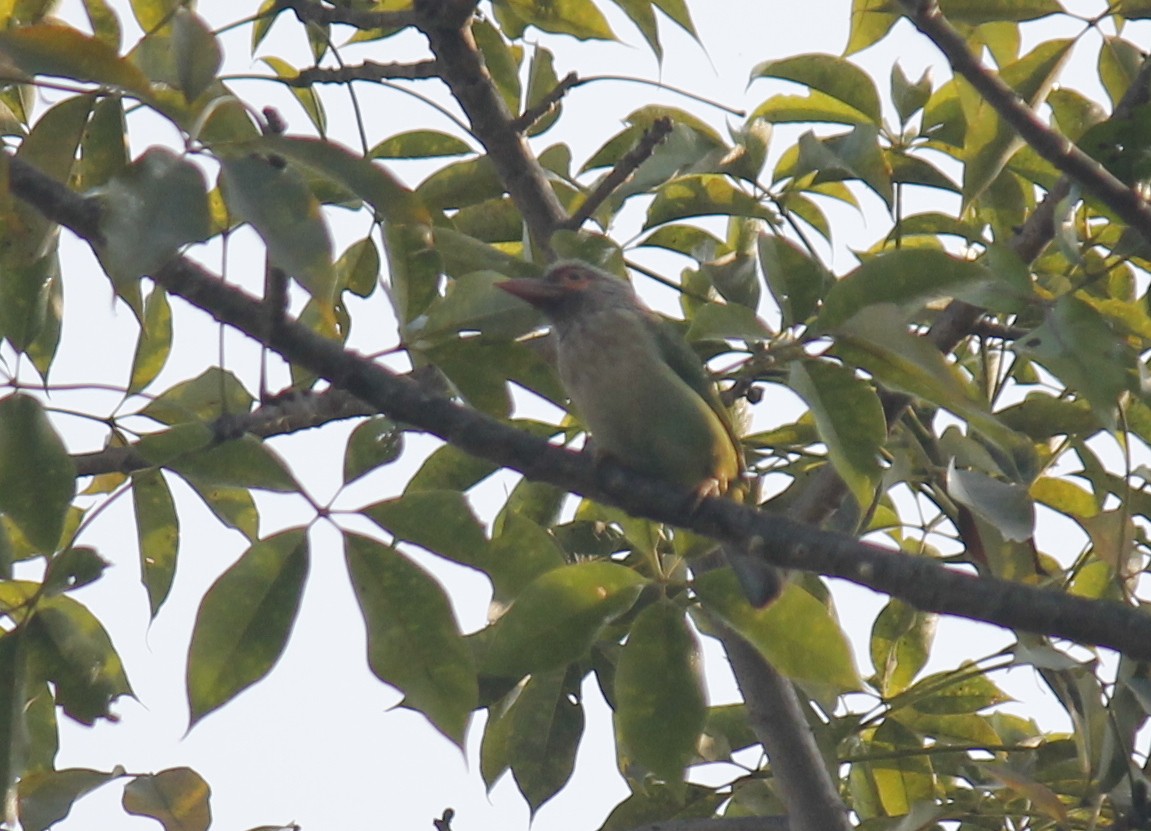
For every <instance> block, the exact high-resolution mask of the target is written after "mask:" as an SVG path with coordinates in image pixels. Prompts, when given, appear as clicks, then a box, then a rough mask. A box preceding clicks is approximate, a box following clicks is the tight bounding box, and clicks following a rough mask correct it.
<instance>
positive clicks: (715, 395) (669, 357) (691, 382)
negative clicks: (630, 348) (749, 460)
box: [649, 312, 743, 471]
mask: <svg viewBox="0 0 1151 831" xmlns="http://www.w3.org/2000/svg"><path fill="white" fill-rule="evenodd" d="M649 320H650V322H651V328H652V331H653V332H654V334H655V342H656V345H657V346H658V347H659V352H660V357H662V358H663V360H664V361H665V362H666V363H667V365H668V366H669V367H671V370H672V372H674V373H675V374H676V375H677V376H679V378H680V380H682V381H683V382H684V383H685V384H687V385H688V386H689V387H691V389H692V390H693V391H694V392H695V393H696V394H697V395H698V396H699V397H700V398H702V399H703V400H704V401H706V402H707V405H708V406H709V407H711V409H712V410H713V411H714V412H715V414H716V416H718V417H719V420H720V423H722V424H723V429H724V430H725V431H726V432H727V435H728V438H730V439H731V443H732V444H733V445H734V446H735V448H736V458H737V459H738V460H739V468H740V470H741V471H742V470H743V452H742V450H741V449H740V443H739V436H737V435H736V434H735V426H734V424H733V423H732V420H731V413H730V412H728V410H727V407H725V406H724V405H723V400H722V399H721V398H720V397H719V391H718V390H717V389H716V387H715V384H714V383H713V382H712V380H711V378H709V377H708V375H707V370H706V369H704V366H703V362H702V361H701V360H700V359H699V356H698V355H696V354H695V352H694V351H692V348H691V347H690V346H689V345H688V343H687V341H686V340H684V338H683V336H682V335H681V334H680V333H679V332H678V331H676V329H675V328H674V326H675V324H673V323H672V322H671V321H668V320H665V319H664V318H661V317H660V316H659V315H657V314H655V313H654V312H652V313H651V314H650V318H649Z"/></svg>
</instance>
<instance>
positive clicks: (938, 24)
mask: <svg viewBox="0 0 1151 831" xmlns="http://www.w3.org/2000/svg"><path fill="white" fill-rule="evenodd" d="M900 4H901V5H902V6H903V8H904V10H905V12H906V13H907V16H908V17H909V18H910V19H911V22H912V23H914V24H915V26H916V28H918V29H919V31H921V32H922V33H923V34H924V35H926V36H927V37H928V38H929V39H930V40H931V42H932V43H934V44H935V45H936V46H937V47H938V48H939V50H940V51H941V52H942V53H943V54H944V56H945V57H946V58H947V61H948V63H950V64H951V68H952V70H953V71H954V72H955V73H956V74H958V75H962V76H963V78H964V79H966V80H967V82H968V83H969V84H971V86H973V87H975V89H976V90H977V91H978V92H979V94H980V95H982V96H983V99H984V100H985V101H987V103H988V104H990V105H991V106H992V107H994V108H995V111H996V112H997V113H999V115H1000V117H1001V118H1003V120H1004V121H1006V122H1007V123H1008V124H1010V125H1011V126H1012V127H1014V128H1015V130H1016V131H1017V132H1018V133H1019V135H1020V136H1021V137H1022V138H1023V139H1024V141H1026V142H1027V143H1028V144H1029V145H1031V147H1032V149H1034V150H1035V152H1036V153H1038V154H1039V155H1040V156H1042V157H1043V158H1044V159H1046V160H1047V161H1049V162H1050V163H1051V164H1053V165H1055V167H1056V168H1058V169H1059V170H1061V171H1062V172H1063V173H1064V174H1066V175H1067V176H1069V177H1070V178H1071V179H1072V180H1074V181H1075V182H1076V183H1078V184H1079V185H1080V186H1082V187H1083V189H1084V190H1086V191H1088V192H1089V193H1091V194H1092V195H1093V196H1094V197H1095V198H1096V199H1098V200H1099V201H1100V202H1102V203H1103V204H1105V205H1106V206H1107V207H1108V208H1110V209H1111V210H1112V211H1114V212H1115V213H1116V214H1117V215H1118V216H1119V217H1120V218H1121V219H1122V220H1123V221H1124V222H1126V223H1127V224H1128V225H1130V226H1131V227H1132V228H1134V229H1135V230H1136V231H1138V232H1139V233H1140V234H1142V235H1143V238H1144V239H1145V240H1147V241H1148V242H1151V205H1148V203H1147V200H1145V199H1143V197H1141V196H1140V195H1139V194H1138V193H1136V192H1135V190H1134V189H1132V188H1130V187H1128V186H1127V185H1125V184H1123V183H1122V182H1121V181H1119V180H1118V179H1117V178H1115V177H1114V176H1113V175H1111V173H1110V172H1109V171H1108V170H1107V169H1106V168H1104V167H1103V166H1102V165H1101V164H1099V163H1098V162H1097V161H1095V160H1094V159H1092V158H1091V157H1090V156H1088V155H1087V154H1086V153H1084V152H1083V151H1082V150H1080V149H1079V148H1078V147H1076V146H1075V144H1074V143H1072V142H1071V141H1070V140H1069V139H1068V138H1067V137H1066V136H1064V135H1062V134H1061V133H1059V132H1058V131H1056V130H1052V129H1051V128H1050V127H1049V126H1047V125H1046V124H1045V123H1043V120H1042V119H1040V118H1039V116H1037V115H1036V114H1035V113H1034V112H1033V111H1032V110H1031V108H1030V107H1028V106H1027V104H1026V103H1025V102H1024V101H1022V100H1021V99H1020V98H1019V96H1018V95H1017V94H1016V93H1015V91H1014V90H1013V89H1011V87H1009V86H1007V84H1005V83H1004V82H1003V81H1002V80H1001V79H1000V78H999V76H998V75H995V74H994V73H992V72H988V71H987V69H985V68H984V66H983V64H982V63H981V62H980V60H979V58H978V57H977V56H976V55H975V54H974V53H973V52H972V51H971V50H970V49H969V48H968V46H967V43H966V42H965V41H964V40H963V36H962V35H961V34H960V33H959V32H958V31H957V30H956V29H955V27H954V26H952V25H951V23H950V22H949V21H948V20H947V18H946V17H944V16H943V13H942V12H941V11H940V10H939V3H938V2H937V0H900Z"/></svg>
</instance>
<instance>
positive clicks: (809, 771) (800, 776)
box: [720, 627, 851, 831]
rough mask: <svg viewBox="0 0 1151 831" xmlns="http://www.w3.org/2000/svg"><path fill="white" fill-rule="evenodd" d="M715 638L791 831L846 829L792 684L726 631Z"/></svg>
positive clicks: (841, 809) (841, 807)
mask: <svg viewBox="0 0 1151 831" xmlns="http://www.w3.org/2000/svg"><path fill="white" fill-rule="evenodd" d="M720 640H721V641H723V647H724V649H725V650H726V651H727V656H728V659H729V660H730V661H731V669H732V672H733V673H734V675H735V679H736V682H737V683H738V684H739V691H740V693H742V694H743V700H744V701H745V702H746V703H747V715H748V722H749V723H750V725H751V729H752V731H754V733H755V735H756V737H757V738H758V739H759V740H760V743H761V744H762V745H763V749H764V750H765V751H766V752H767V755H768V758H769V759H770V760H771V771H772V774H773V775H774V777H775V779H776V781H777V783H778V785H779V789H780V791H781V792H782V793H783V794H784V795H785V797H786V799H785V801H786V804H787V808H788V818H789V819H790V821H791V829H792V831H850V829H851V823H850V822H849V821H848V818H847V809H846V808H845V807H844V804H843V800H841V799H840V798H839V793H838V792H837V791H836V789H835V782H834V781H833V780H832V778H831V772H830V771H828V769H827V765H826V764H824V761H823V757H822V756H820V754H819V746H818V745H817V744H816V742H815V737H814V736H813V735H812V733H811V727H810V726H809V725H808V723H807V719H806V718H805V717H804V714H803V710H802V707H801V705H800V703H799V698H798V696H797V695H796V693H795V688H794V687H793V686H792V684H791V682H790V681H788V680H787V679H786V678H784V677H783V676H782V675H780V674H779V672H777V671H776V669H775V667H773V666H772V665H771V664H769V663H768V662H767V661H765V660H764V659H763V656H762V655H760V654H759V652H757V651H756V650H755V648H754V647H752V646H751V644H749V643H748V642H747V641H745V640H744V639H743V638H741V637H740V636H739V635H737V634H736V633H734V632H732V631H731V630H730V629H727V628H726V627H722V628H721V629H720Z"/></svg>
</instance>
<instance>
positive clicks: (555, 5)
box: [496, 0, 616, 40]
mask: <svg viewBox="0 0 1151 831" xmlns="http://www.w3.org/2000/svg"><path fill="white" fill-rule="evenodd" d="M496 5H497V6H501V5H506V6H507V7H508V8H510V9H511V10H512V11H513V12H514V13H515V14H516V16H517V17H519V18H520V19H521V20H523V21H524V22H525V23H527V24H529V25H532V26H535V27H536V28H538V29H542V30H543V31H545V32H554V33H555V34H558V35H571V36H572V37H574V38H578V39H579V40H591V39H596V40H615V39H616V37H615V33H614V32H612V30H611V26H609V25H608V22H607V18H605V17H604V16H603V13H602V12H601V11H600V10H599V9H597V8H596V7H595V4H594V3H593V2H592V0H551V2H548V3H537V2H535V0H499V2H497V3H496Z"/></svg>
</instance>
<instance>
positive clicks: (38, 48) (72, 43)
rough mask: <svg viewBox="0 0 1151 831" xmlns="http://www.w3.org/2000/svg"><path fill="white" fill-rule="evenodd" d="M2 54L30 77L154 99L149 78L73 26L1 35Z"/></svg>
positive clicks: (45, 25)
mask: <svg viewBox="0 0 1151 831" xmlns="http://www.w3.org/2000/svg"><path fill="white" fill-rule="evenodd" d="M0 52H3V53H4V56H5V58H6V60H7V61H8V62H9V63H10V64H12V65H14V66H15V67H16V68H17V69H19V70H20V71H22V72H25V73H27V74H28V75H54V76H58V77H61V78H71V79H72V80H74V81H82V82H87V83H93V84H99V85H101V86H112V87H119V88H121V89H125V90H129V91H131V92H133V93H135V94H136V95H138V96H140V97H141V98H143V99H145V100H147V99H149V98H150V85H149V83H148V79H147V78H146V77H145V76H144V74H143V73H142V72H140V70H139V69H137V68H136V67H135V66H134V65H133V64H132V62H131V61H128V60H126V59H124V58H121V57H120V56H119V55H118V54H116V50H115V49H114V48H112V47H111V46H109V45H108V44H107V43H104V42H103V41H101V40H99V39H97V38H94V37H92V36H90V35H86V34H84V33H83V32H80V31H78V30H77V29H73V28H72V27H70V26H63V25H60V24H58V23H39V24H36V25H32V26H18V27H16V28H13V29H9V30H8V31H6V32H3V33H0Z"/></svg>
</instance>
